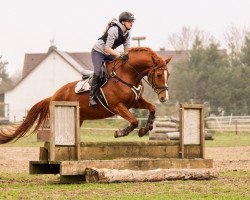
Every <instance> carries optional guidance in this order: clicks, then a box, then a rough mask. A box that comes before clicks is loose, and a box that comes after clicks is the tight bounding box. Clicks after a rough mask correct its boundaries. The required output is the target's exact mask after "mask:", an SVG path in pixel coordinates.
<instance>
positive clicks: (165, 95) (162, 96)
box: [158, 91, 169, 103]
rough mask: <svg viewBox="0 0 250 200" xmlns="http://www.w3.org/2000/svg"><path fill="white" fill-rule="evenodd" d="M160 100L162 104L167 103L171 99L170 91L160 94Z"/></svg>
mask: <svg viewBox="0 0 250 200" xmlns="http://www.w3.org/2000/svg"><path fill="white" fill-rule="evenodd" d="M158 98H159V100H160V102H161V103H164V102H165V101H167V100H168V99H169V96H168V91H165V92H162V93H161V94H159V95H158Z"/></svg>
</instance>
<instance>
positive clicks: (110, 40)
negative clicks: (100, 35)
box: [104, 26, 120, 57]
mask: <svg viewBox="0 0 250 200" xmlns="http://www.w3.org/2000/svg"><path fill="white" fill-rule="evenodd" d="M116 38H118V28H117V27H116V26H113V27H111V28H110V29H109V30H108V37H107V41H106V44H105V47H104V51H105V52H106V53H108V54H110V55H113V56H116V57H118V56H120V53H119V52H118V51H116V50H114V49H112V46H113V44H114V42H115V39H116Z"/></svg>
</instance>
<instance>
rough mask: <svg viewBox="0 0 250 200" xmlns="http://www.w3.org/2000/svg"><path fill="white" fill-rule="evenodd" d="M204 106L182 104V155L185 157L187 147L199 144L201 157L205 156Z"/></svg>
mask: <svg viewBox="0 0 250 200" xmlns="http://www.w3.org/2000/svg"><path fill="white" fill-rule="evenodd" d="M204 131H205V130H204V106H203V105H202V104H181V105H180V157H181V158H185V157H186V153H187V152H185V147H190V146H198V147H199V158H205V148H204V142H205V135H204Z"/></svg>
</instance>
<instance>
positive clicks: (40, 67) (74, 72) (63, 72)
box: [4, 46, 92, 121]
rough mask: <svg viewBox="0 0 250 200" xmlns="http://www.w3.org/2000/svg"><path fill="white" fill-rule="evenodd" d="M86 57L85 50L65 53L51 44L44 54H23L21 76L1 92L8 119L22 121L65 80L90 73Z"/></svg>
mask: <svg viewBox="0 0 250 200" xmlns="http://www.w3.org/2000/svg"><path fill="white" fill-rule="evenodd" d="M85 57H86V54H85V53H68V52H65V51H60V50H58V49H57V48H56V47H54V46H51V47H50V48H49V50H48V52H47V53H38V54H26V55H25V59H24V66H23V74H22V79H21V80H20V81H19V82H18V83H17V84H16V85H15V87H13V88H12V89H11V90H9V91H7V92H6V93H5V94H4V102H5V104H8V105H9V113H8V114H9V120H10V121H20V120H22V119H23V117H24V116H26V113H27V111H28V110H29V109H30V108H31V107H32V106H33V105H34V104H35V103H37V102H39V101H41V100H42V99H44V98H47V97H49V96H51V95H53V94H54V92H55V91H56V90H58V89H59V88H60V87H62V86H63V85H65V84H66V83H69V82H72V81H76V80H80V79H81V73H90V72H91V71H90V70H91V69H92V64H91V65H90V62H91V60H90V58H88V59H85ZM87 57H90V56H89V53H88V56H87Z"/></svg>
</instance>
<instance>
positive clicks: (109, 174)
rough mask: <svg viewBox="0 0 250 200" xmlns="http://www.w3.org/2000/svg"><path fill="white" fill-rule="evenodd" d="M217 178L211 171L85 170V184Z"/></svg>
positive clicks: (216, 174) (215, 172) (214, 171)
mask: <svg viewBox="0 0 250 200" xmlns="http://www.w3.org/2000/svg"><path fill="white" fill-rule="evenodd" d="M217 177H218V172H217V171H216V170H212V169H155V170H147V171H136V170H128V169H126V170H116V169H106V168H102V169H97V168H87V169H86V174H85V178H86V182H87V183H113V182H145V181H146V182H153V181H166V180H210V179H214V178H217Z"/></svg>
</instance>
